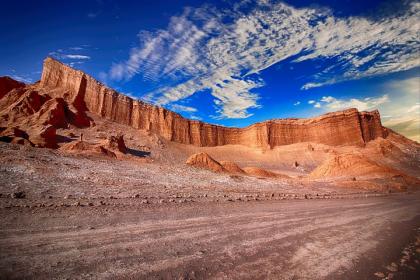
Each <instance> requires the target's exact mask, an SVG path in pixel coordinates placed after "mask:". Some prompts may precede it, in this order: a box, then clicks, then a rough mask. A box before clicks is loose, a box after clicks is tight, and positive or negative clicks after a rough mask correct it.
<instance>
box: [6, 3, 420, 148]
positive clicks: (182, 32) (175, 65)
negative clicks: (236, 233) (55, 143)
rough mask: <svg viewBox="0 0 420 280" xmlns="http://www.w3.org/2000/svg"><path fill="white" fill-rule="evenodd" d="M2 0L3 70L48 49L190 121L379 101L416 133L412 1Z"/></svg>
mask: <svg viewBox="0 0 420 280" xmlns="http://www.w3.org/2000/svg"><path fill="white" fill-rule="evenodd" d="M2 2H3V3H2V9H1V11H0V18H1V20H0V22H1V28H0V60H1V63H0V75H8V76H12V77H14V78H16V79H20V80H23V81H26V82H35V81H37V80H38V79H39V78H40V71H41V69H42V60H43V59H44V58H45V57H46V56H53V57H55V58H57V59H59V60H61V61H63V62H64V63H67V64H69V65H71V66H73V67H75V68H77V69H81V70H83V71H85V72H86V73H88V74H90V75H92V76H94V77H95V78H97V79H99V80H101V81H103V82H104V83H106V84H107V85H109V86H110V87H113V88H115V89H116V90H118V91H120V92H122V93H125V94H127V95H130V96H132V97H136V98H140V99H144V100H147V101H149V102H151V103H154V104H157V105H160V106H164V107H166V108H168V109H171V110H174V111H176V112H178V113H180V114H182V115H183V116H185V117H188V118H195V119H201V120H203V121H206V122H210V123H216V124H221V125H226V126H240V127H243V126H246V125H249V124H251V123H254V122H257V121H263V120H267V119H272V118H286V117H309V116H315V115H320V114H322V113H325V112H329V111H336V110H342V109H345V108H349V107H356V108H358V109H359V110H373V109H379V110H380V112H381V115H382V118H383V122H384V124H385V125H387V126H389V127H391V128H393V129H395V130H397V131H399V132H401V133H403V134H404V135H407V136H409V137H411V138H412V139H416V140H417V141H418V140H420V103H419V102H420V73H419V69H420V68H419V66H420V59H419V46H420V43H419V40H420V39H419V35H420V31H419V30H420V27H419V22H420V3H419V2H417V1H395V0H394V1H366V0H363V1H360V0H352V1H343V0H341V1H338V0H330V1H304V0H299V1H270V0H255V1H254V0H245V1H230V0H220V1H198V0H196V1H187V0H177V1H169V0H166V1H163V0H151V1H149V0H147V1H108V0H102V1H99V0H98V1H66V2H64V1H55V2H54V1H25V3H23V4H22V3H16V2H11V1H2ZM22 6H24V8H23V7H22Z"/></svg>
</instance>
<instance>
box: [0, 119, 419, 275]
mask: <svg viewBox="0 0 420 280" xmlns="http://www.w3.org/2000/svg"><path fill="white" fill-rule="evenodd" d="M103 125H109V123H108V124H105V123H104V124H103ZM113 128H114V129H118V128H119V127H118V126H116V127H113ZM96 129H97V128H94V129H92V130H91V131H89V130H84V132H85V133H84V135H85V136H84V137H85V138H86V139H87V140H89V141H93V138H94V135H97V131H96ZM101 129H102V128H101ZM101 129H100V130H101ZM95 131H96V132H95ZM93 132H95V133H93ZM126 132H127V133H128V134H129V132H130V131H126ZM73 133H74V134H76V133H78V131H74V132H73ZM90 133H92V134H90ZM133 133H134V132H133ZM143 136H144V135H143ZM90 137H92V138H90ZM133 137H135V134H133ZM128 138H130V136H129V137H128ZM143 139H147V141H148V144H149V145H151V146H152V147H154V146H153V145H152V142H153V141H155V142H156V145H157V146H156V147H158V146H160V147H161V150H163V151H164V150H165V149H168V147H167V146H168V145H172V144H171V143H165V142H164V141H160V140H159V141H158V140H156V138H154V137H144V138H143ZM151 139H152V140H151ZM144 141H145V140H144ZM128 142H130V141H128ZM132 143H141V141H140V139H134V138H133V142H132ZM146 144H147V143H142V144H141V145H139V146H141V147H143V150H144V149H145V145H146ZM141 147H134V146H133V150H135V151H134V152H132V153H133V158H131V160H121V159H116V158H109V157H102V156H92V155H80V154H74V153H62V152H61V151H60V150H51V149H40V148H34V147H30V146H22V145H15V144H8V143H0V157H1V162H2V165H1V169H0V177H1V179H2V180H1V182H0V193H1V197H0V218H1V221H2V225H3V226H2V228H1V230H0V275H1V278H2V279H27V278H33V279H40V278H48V279H57V278H58V279H115V278H118V279H418V278H417V277H418V273H419V272H418V271H419V268H420V267H419V261H420V258H419V255H420V254H419V253H420V193H418V192H415V191H414V192H412V191H404V192H400V191H395V190H393V189H389V188H388V189H384V188H379V189H373V190H372V189H370V188H361V187H357V186H356V187H355V184H353V185H351V186H347V187H342V186H341V187H340V186H337V184H336V183H333V182H328V181H323V182H313V181H310V182H309V181H307V180H305V179H301V180H298V179H296V178H295V179H293V180H287V179H281V180H279V179H272V178H258V177H254V176H238V175H236V176H233V175H231V174H224V173H222V174H220V173H215V172H212V171H209V170H205V169H197V168H194V167H190V166H188V165H185V164H184V163H179V164H178V163H176V162H177V161H176V160H174V158H175V157H176V156H175V155H178V156H179V154H181V153H182V149H180V148H179V147H178V148H179V149H177V152H178V153H179V154H177V153H175V152H174V153H173V158H172V160H170V159H168V158H166V159H165V158H161V157H162V156H163V154H168V153H162V154H159V153H158V151H160V150H158V149H157V148H156V158H154V156H153V155H152V153H149V152H145V151H143V152H142V153H140V152H141V151H140V150H139V149H140V148H141ZM135 148H136V149H135ZM154 149H155V148H153V149H152V150H154ZM189 149H190V147H189ZM172 150H173V151H175V150H176V149H173V148H172ZM214 154H216V155H217V151H216V152H215V153H214ZM219 155H221V153H220V151H219ZM159 158H160V160H159ZM237 159H239V156H237ZM165 162H166V163H165ZM288 169H290V172H289V173H288V174H290V175H292V174H293V172H295V173H296V172H299V171H296V170H295V171H293V168H291V167H290V166H289V165H286V166H285V167H283V168H282V171H283V172H286V171H287V170H288ZM292 171H293V172H292ZM356 182H357V181H356ZM359 184H363V182H360V183H359ZM369 186H370V185H369ZM19 197H21V198H19Z"/></svg>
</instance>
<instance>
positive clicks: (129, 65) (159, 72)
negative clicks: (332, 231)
mask: <svg viewBox="0 0 420 280" xmlns="http://www.w3.org/2000/svg"><path fill="white" fill-rule="evenodd" d="M419 14H420V4H419V3H416V2H413V3H410V4H409V5H408V6H407V8H406V9H405V10H404V12H403V13H399V14H395V15H392V16H386V17H383V18H377V19H371V18H363V17H347V18H337V17H335V16H334V15H333V13H332V12H331V11H330V10H328V9H324V8H299V9H298V8H295V7H293V6H290V5H287V4H284V3H274V2H272V1H257V2H254V1H243V2H241V3H240V4H236V5H234V7H233V8H232V9H230V10H217V9H215V8H212V7H208V6H205V7H202V8H197V9H193V8H187V9H185V10H184V12H183V14H181V15H179V16H174V17H172V18H171V20H170V22H169V25H168V27H167V28H166V29H163V30H158V31H156V32H152V33H151V32H140V33H139V39H140V44H139V46H138V47H136V48H133V49H132V50H131V51H130V55H129V59H128V60H127V61H123V62H120V63H117V64H114V65H113V66H112V68H111V69H110V71H109V73H108V75H109V77H110V78H111V79H114V80H129V79H131V78H132V77H134V76H136V75H138V76H140V77H141V78H143V79H144V80H146V81H150V82H152V83H156V84H157V86H156V88H155V89H154V90H152V91H150V92H147V93H146V94H145V98H146V99H147V100H149V101H152V102H154V103H156V104H160V105H165V104H170V103H172V102H176V101H178V100H182V99H185V98H188V97H190V96H191V95H193V94H195V93H196V92H200V91H203V90H209V91H210V93H211V94H212V95H213V97H214V105H215V107H216V112H217V116H215V117H216V118H246V117H249V116H251V115H252V113H250V111H249V110H250V109H253V108H259V107H260V105H259V103H258V100H259V98H260V96H259V94H258V93H257V92H256V91H257V90H258V88H260V87H262V86H263V85H264V81H263V80H262V79H261V77H260V75H259V73H260V71H262V70H264V69H267V68H269V67H271V66H272V65H274V64H276V63H281V62H283V61H285V60H286V59H290V58H292V59H293V63H302V62H304V61H308V60H327V61H328V62H329V63H328V64H327V65H328V66H325V67H323V68H321V69H320V71H318V73H317V74H316V75H314V76H309V77H306V80H307V81H306V82H304V84H302V89H310V88H314V87H319V86H324V85H328V84H333V83H337V82H341V81H345V80H352V79H359V78H363V77H368V76H373V75H379V74H384V73H390V72H397V71H402V70H407V69H410V68H413V67H417V66H419V65H420V61H419V58H418V52H419V45H420V44H419V39H418V38H419V37H420V36H419V35H420V33H419V22H420V21H419ZM314 105H316V106H317V107H321V106H323V103H322V102H318V103H315V104H314Z"/></svg>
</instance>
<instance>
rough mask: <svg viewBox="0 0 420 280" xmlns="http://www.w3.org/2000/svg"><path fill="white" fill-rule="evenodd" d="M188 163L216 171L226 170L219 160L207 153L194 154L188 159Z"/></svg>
mask: <svg viewBox="0 0 420 280" xmlns="http://www.w3.org/2000/svg"><path fill="white" fill-rule="evenodd" d="M186 164H188V165H191V166H193V167H198V168H203V169H208V170H211V171H214V172H225V171H226V170H225V169H224V168H223V166H222V165H221V164H220V163H219V162H217V161H216V160H214V159H213V158H212V157H211V156H209V155H208V154H206V153H198V154H193V155H192V156H190V157H189V158H188V159H187V161H186Z"/></svg>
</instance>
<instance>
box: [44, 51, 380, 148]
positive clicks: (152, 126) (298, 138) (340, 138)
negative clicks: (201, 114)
mask: <svg viewBox="0 0 420 280" xmlns="http://www.w3.org/2000/svg"><path fill="white" fill-rule="evenodd" d="M39 86H40V88H41V89H42V90H43V91H45V92H48V94H49V95H50V96H51V97H53V98H54V97H55V98H63V99H64V100H65V101H66V102H67V103H68V104H70V105H71V106H73V107H74V108H76V110H77V111H79V112H84V111H85V110H87V111H90V112H92V113H94V114H97V115H99V116H101V117H103V118H106V119H109V120H112V121H115V122H117V123H120V124H124V125H129V126H131V127H134V128H138V129H144V130H147V131H151V132H153V133H156V134H158V135H160V136H162V137H164V138H165V139H167V140H170V141H175V142H179V143H183V144H192V145H196V146H220V145H228V144H240V145H246V146H251V147H258V148H273V147H275V146H280V145H288V144H293V143H298V142H315V143H322V144H327V145H335V146H337V145H359V146H363V145H364V144H365V143H366V142H368V141H371V140H373V139H375V138H378V137H385V136H386V131H385V130H384V129H383V127H382V125H381V120H380V116H379V112H378V111H373V112H358V111H357V110H356V109H349V110H345V111H341V112H335V113H329V114H325V115H323V116H320V117H317V118H311V119H283V120H270V121H266V122H261V123H256V124H253V125H251V126H249V127H246V128H228V127H223V126H217V125H211V124H207V123H203V122H200V121H196V120H188V119H185V118H183V117H182V116H181V115H179V114H177V113H174V112H171V111H169V110H166V109H164V108H161V107H157V106H153V105H150V104H147V103H144V102H142V101H139V100H133V99H132V98H130V97H127V96H124V95H122V94H119V93H118V92H116V91H114V90H112V89H110V88H108V87H106V86H104V85H103V84H101V83H99V82H98V81H96V80H95V79H93V78H92V77H90V76H89V75H86V74H84V73H83V72H81V71H78V70H75V69H72V68H70V67H68V66H66V65H64V64H62V63H60V62H58V61H56V60H54V59H52V58H47V59H46V60H45V61H44V69H43V72H42V78H41V82H40V84H39Z"/></svg>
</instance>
